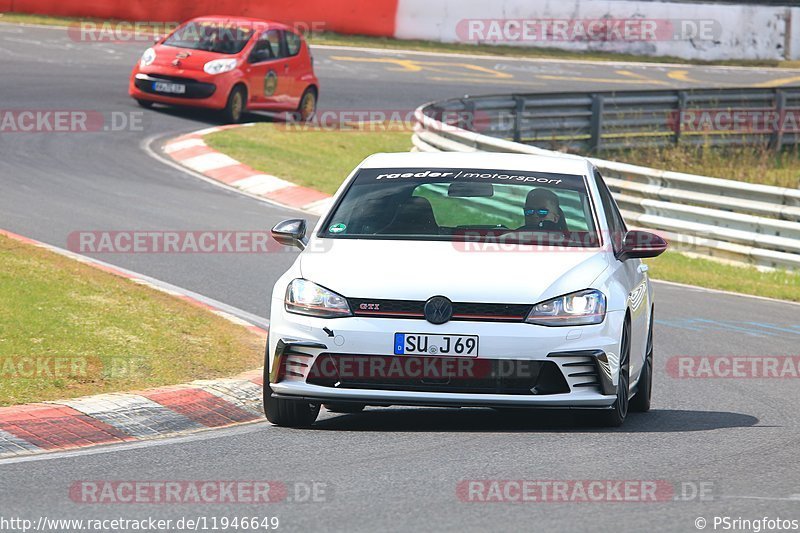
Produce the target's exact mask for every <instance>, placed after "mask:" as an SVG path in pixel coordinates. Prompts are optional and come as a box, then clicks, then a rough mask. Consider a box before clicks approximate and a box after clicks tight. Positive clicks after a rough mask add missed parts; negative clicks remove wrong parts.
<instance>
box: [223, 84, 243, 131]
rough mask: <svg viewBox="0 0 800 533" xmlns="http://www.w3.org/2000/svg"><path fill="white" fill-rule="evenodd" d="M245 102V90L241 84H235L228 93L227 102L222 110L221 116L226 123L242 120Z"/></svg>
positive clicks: (236, 122)
mask: <svg viewBox="0 0 800 533" xmlns="http://www.w3.org/2000/svg"><path fill="white" fill-rule="evenodd" d="M246 104H247V92H246V91H245V90H244V88H243V87H242V86H241V85H237V86H236V87H234V88H233V90H232V91H231V94H229V95H228V103H227V104H226V105H225V109H224V110H223V111H222V116H223V118H224V120H225V122H227V123H228V124H238V123H239V122H241V120H242V116H243V115H244V112H245V106H246Z"/></svg>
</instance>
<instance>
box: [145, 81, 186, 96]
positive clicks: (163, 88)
mask: <svg viewBox="0 0 800 533" xmlns="http://www.w3.org/2000/svg"><path fill="white" fill-rule="evenodd" d="M153 90H154V91H157V92H160V93H172V94H184V93H186V85H181V84H180V83H165V82H163V81H156V82H153Z"/></svg>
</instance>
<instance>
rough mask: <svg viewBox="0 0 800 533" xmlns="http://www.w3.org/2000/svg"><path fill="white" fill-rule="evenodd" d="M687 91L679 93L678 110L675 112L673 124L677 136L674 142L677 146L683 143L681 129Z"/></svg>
mask: <svg viewBox="0 0 800 533" xmlns="http://www.w3.org/2000/svg"><path fill="white" fill-rule="evenodd" d="M686 100H687V97H686V91H678V109H677V110H676V111H675V113H676V114H675V116H674V117H673V120H674V121H675V122H674V123H673V127H674V131H675V136H674V138H673V139H674V142H675V144H679V143H680V142H681V128H682V127H683V111H684V110H685V109H686Z"/></svg>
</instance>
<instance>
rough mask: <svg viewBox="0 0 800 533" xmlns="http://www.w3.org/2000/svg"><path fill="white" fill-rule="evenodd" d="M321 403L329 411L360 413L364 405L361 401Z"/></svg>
mask: <svg viewBox="0 0 800 533" xmlns="http://www.w3.org/2000/svg"><path fill="white" fill-rule="evenodd" d="M322 405H323V407H325V409H327V410H328V411H330V412H331V413H360V412H361V411H363V410H364V408H365V407H366V405H365V404H363V403H325V404H322Z"/></svg>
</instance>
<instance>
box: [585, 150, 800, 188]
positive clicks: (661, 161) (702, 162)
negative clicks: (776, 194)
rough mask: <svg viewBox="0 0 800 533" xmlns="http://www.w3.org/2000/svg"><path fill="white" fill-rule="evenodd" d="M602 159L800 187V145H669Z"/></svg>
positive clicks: (626, 151)
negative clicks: (776, 147) (772, 146)
mask: <svg viewBox="0 0 800 533" xmlns="http://www.w3.org/2000/svg"><path fill="white" fill-rule="evenodd" d="M600 157H601V158H603V159H611V160H614V161H621V162H624V163H631V164H633V165H642V166H645V167H652V168H659V169H669V170H674V171H677V172H687V173H689V174H700V175H703V176H712V177H715V178H723V179H729V180H736V181H746V182H749V183H759V184H762V185H775V186H778V187H788V188H791V189H795V188H798V187H800V153H799V152H798V148H797V147H794V148H787V149H784V150H782V151H777V152H776V151H774V150H770V149H769V148H767V147H765V146H741V147H735V148H734V147H726V148H713V147H704V146H685V145H679V146H670V147H665V148H637V149H630V150H621V151H614V152H611V151H609V152H603V153H601V154H600Z"/></svg>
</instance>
